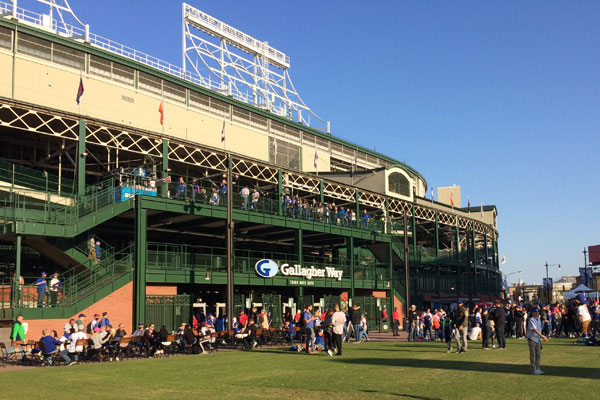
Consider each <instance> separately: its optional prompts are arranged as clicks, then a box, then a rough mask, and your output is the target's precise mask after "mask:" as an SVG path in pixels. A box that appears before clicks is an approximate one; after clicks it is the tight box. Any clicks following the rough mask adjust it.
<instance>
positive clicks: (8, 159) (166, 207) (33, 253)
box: [0, 19, 500, 325]
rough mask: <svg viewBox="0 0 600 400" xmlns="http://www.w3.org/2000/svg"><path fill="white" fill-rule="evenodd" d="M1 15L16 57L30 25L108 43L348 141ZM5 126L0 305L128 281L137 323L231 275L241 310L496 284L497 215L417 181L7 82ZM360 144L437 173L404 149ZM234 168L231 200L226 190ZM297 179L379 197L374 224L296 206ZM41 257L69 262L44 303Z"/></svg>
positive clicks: (210, 302)
mask: <svg viewBox="0 0 600 400" xmlns="http://www.w3.org/2000/svg"><path fill="white" fill-rule="evenodd" d="M0 28H1V29H3V30H0V33H4V34H5V36H6V35H7V34H6V32H8V36H6V37H9V42H8V45H5V46H4V50H2V51H5V52H6V53H9V54H12V55H13V57H15V56H16V55H17V54H18V45H17V43H18V35H19V32H21V33H23V32H24V33H25V34H27V35H30V36H31V37H36V38H40V40H41V39H43V40H45V41H48V42H51V43H55V44H57V45H60V46H63V47H64V48H67V49H73V51H78V52H83V53H84V56H85V57H86V60H88V64H89V57H90V55H93V56H101V57H103V58H105V59H107V60H110V61H113V62H118V63H120V64H122V65H124V66H127V67H129V68H132V69H134V70H135V71H136V72H135V74H134V76H135V77H136V78H135V79H139V76H140V74H141V73H143V74H149V75H152V76H156V77H158V78H160V79H162V80H163V81H165V82H171V83H172V84H174V85H180V86H181V87H182V88H184V89H185V90H192V89H193V90H195V91H198V92H201V93H202V94H204V95H206V96H209V97H210V98H214V99H218V100H219V101H220V102H222V103H224V104H226V105H227V107H229V113H230V115H232V114H233V112H234V111H235V109H237V108H239V109H244V110H249V111H251V112H252V113H256V115H259V116H262V117H265V118H268V119H269V121H270V122H269V123H268V126H271V124H283V125H285V126H289V127H292V128H295V129H302V130H303V131H305V132H308V133H310V134H311V135H314V136H315V137H318V138H320V139H323V140H327V141H330V142H331V146H333V145H334V144H336V145H347V144H348V143H347V142H345V141H343V140H340V139H337V138H335V137H333V136H330V135H326V134H323V133H321V132H318V131H315V130H312V129H310V128H307V127H304V126H301V125H298V124H295V123H293V122H291V121H289V120H287V119H285V118H283V117H280V116H276V115H272V114H270V113H268V112H265V111H263V110H260V109H258V108H254V107H252V106H249V105H247V104H244V103H241V102H238V101H235V100H233V99H231V98H228V97H226V96H222V95H220V94H218V93H216V92H212V91H209V90H207V89H204V88H201V87H195V86H194V85H193V84H191V83H190V82H188V81H185V80H182V79H179V78H177V77H174V76H171V75H169V74H166V73H164V72H162V71H159V70H157V69H153V68H150V67H148V66H147V65H144V64H142V63H138V62H135V61H132V60H130V59H125V58H124V57H122V56H119V55H117V54H114V53H111V52H109V51H105V50H102V49H99V48H97V47H92V46H89V45H86V44H85V43H81V42H79V41H75V40H71V39H66V38H63V37H60V36H58V35H55V34H51V33H47V32H43V31H40V30H38V29H36V28H33V27H30V26H28V25H24V24H21V23H19V22H16V21H12V20H5V19H0ZM88 64H86V65H87V66H86V68H89V65H88ZM136 82H137V81H136ZM136 87H137V83H136ZM186 101H187V102H189V94H188V95H187V96H186ZM124 118H126V116H124ZM0 138H1V140H2V142H3V143H4V146H3V147H2V150H0V252H1V253H2V254H3V257H2V261H0V307H1V308H0V318H12V317H14V315H15V313H19V312H21V313H23V314H24V315H25V317H26V318H27V319H57V318H61V319H62V318H70V317H72V316H74V315H76V314H77V313H78V312H80V311H81V310H84V309H86V308H87V307H90V306H92V305H93V304H94V303H95V302H97V301H99V300H100V299H102V298H104V297H106V296H108V295H110V294H111V293H113V292H115V291H116V290H117V289H120V288H122V287H124V286H125V285H127V284H130V283H132V287H133V298H132V302H131V305H130V306H131V310H132V315H133V320H132V321H131V322H132V323H133V322H134V321H148V319H149V318H150V319H162V320H163V321H171V322H169V324H175V323H176V322H177V323H179V322H181V321H182V320H183V319H185V320H189V318H190V315H191V312H193V309H192V307H193V305H194V303H197V304H195V305H196V307H200V306H206V307H207V309H208V310H211V311H217V312H219V304H223V303H226V302H227V294H228V290H230V291H231V292H230V293H232V295H233V297H231V298H233V304H232V305H231V306H232V308H233V312H234V313H237V312H239V310H240V309H241V308H242V307H247V306H251V305H252V304H262V306H264V307H266V308H268V309H271V310H272V312H273V315H274V316H280V315H281V314H282V313H283V312H286V311H294V310H295V309H297V308H301V306H303V305H304V304H305V303H308V302H310V303H320V304H322V305H323V306H325V307H330V306H331V305H332V304H334V303H336V302H341V303H342V304H344V305H347V304H348V303H349V302H351V301H353V302H356V303H357V304H362V305H363V307H364V309H365V310H367V309H368V310H369V311H368V312H369V313H370V314H371V316H370V323H371V324H372V325H380V324H379V322H380V321H379V319H380V314H381V310H382V309H383V308H384V307H385V308H388V310H390V312H389V313H390V314H391V308H392V307H394V306H398V305H399V304H400V303H401V304H402V306H405V305H406V297H407V296H409V297H410V300H409V301H410V302H411V303H414V304H420V303H440V304H447V303H451V302H453V301H455V300H456V298H457V297H462V298H465V299H471V300H472V301H479V300H481V301H489V300H491V299H492V297H494V296H496V295H497V294H498V293H499V279H500V277H499V268H498V267H499V266H498V233H497V231H496V229H495V226H494V225H492V224H489V223H484V222H483V219H482V218H476V215H473V218H472V217H471V215H470V214H469V213H466V212H463V211H461V210H454V209H453V208H451V207H449V206H446V205H443V204H440V203H435V202H432V201H425V200H424V199H423V198H419V197H418V196H415V197H413V198H412V200H411V201H408V200H404V199H400V198H398V197H394V196H389V195H386V194H385V193H377V192H373V191H368V190H365V189H364V188H362V187H358V186H353V185H348V184H344V183H340V182H337V181H335V180H332V179H329V178H328V177H326V176H325V177H324V176H319V175H317V174H314V173H310V172H303V171H301V170H299V169H290V168H285V167H283V166H281V165H278V164H277V163H274V162H272V163H270V162H265V161H261V160H258V159H256V158H253V157H250V156H248V155H245V154H240V153H232V152H229V151H225V150H223V149H217V148H214V147H210V146H206V145H203V144H201V143H196V142H191V141H188V140H185V139H181V138H176V137H171V136H169V135H168V134H165V133H156V132H151V131H148V130H144V129H141V128H137V127H136V126H131V125H128V124H125V123H122V124H118V123H115V122H107V121H104V120H102V119H100V118H97V117H94V116H88V115H80V114H79V115H78V114H77V113H73V112H66V111H65V110H61V109H58V108H52V107H48V106H42V105H39V104H35V103H34V102H31V101H25V100H23V99H19V98H18V96H12V97H10V96H9V97H6V96H2V97H0ZM351 146H352V147H354V148H357V146H355V145H351ZM361 151H364V153H365V154H367V155H370V156H374V157H378V158H380V159H381V160H384V161H385V162H387V163H388V164H389V165H397V166H400V167H401V168H403V169H405V170H406V171H408V172H409V173H410V174H413V175H414V176H416V177H418V178H419V179H422V181H423V182H425V180H424V178H423V177H422V176H421V175H420V174H419V173H418V172H417V171H415V170H414V169H412V168H410V167H408V166H406V165H404V164H402V163H400V162H398V161H397V160H393V159H391V158H389V157H387V156H384V155H381V154H379V153H374V152H371V151H369V150H367V149H361ZM305 157H306V155H305ZM308 157H311V158H312V155H308ZM142 166H143V170H144V172H142ZM228 173H229V174H230V176H231V177H232V178H231V182H228V184H227V188H228V190H229V191H230V192H231V193H232V196H231V202H230V203H229V202H227V201H226V196H219V191H220V183H221V181H222V180H223V177H224V176H227V174H228ZM180 178H182V180H183V182H184V184H185V185H183V186H182V185H180V183H179V179H180ZM194 179H195V180H196V181H194ZM244 187H247V188H249V189H251V190H252V189H256V190H257V192H258V193H260V199H259V200H258V202H257V203H256V204H255V205H254V206H252V205H250V204H244V203H243V198H242V196H241V195H240V193H241V191H242V190H243V188H244ZM202 190H204V191H205V192H206V197H204V192H202ZM213 193H216V195H215V196H216V197H215V199H218V202H217V201H212V200H213V199H212V197H213ZM290 194H291V195H293V196H294V197H297V198H301V199H304V200H309V201H313V199H314V201H315V202H316V203H317V204H318V203H323V204H324V203H327V204H329V205H333V204H336V205H338V206H340V207H342V206H343V207H345V208H346V209H348V210H354V211H355V212H356V214H357V216H360V214H361V213H362V212H363V210H367V211H368V212H369V213H370V214H371V215H372V216H373V218H372V219H371V220H370V221H369V222H368V225H366V224H365V225H363V224H362V223H361V222H360V217H357V221H356V222H353V221H348V223H346V222H345V221H344V220H343V218H341V217H340V216H339V214H335V213H334V211H333V209H332V210H331V211H330V212H329V213H328V212H326V211H325V212H321V211H319V207H314V208H311V207H308V208H295V207H287V206H286V203H285V198H286V196H288V195H290ZM228 208H229V209H230V211H231V220H232V224H231V226H230V227H229V228H232V231H231V233H232V235H233V240H232V242H231V246H230V248H228V246H227V243H228V242H227V235H228V226H227V223H226V222H227V212H228ZM489 210H490V208H489V207H486V212H488V211H489ZM494 212H495V209H494ZM482 213H483V210H482ZM477 214H478V213H477ZM90 238H94V239H97V240H100V241H101V250H102V257H100V258H99V260H97V262H95V260H93V259H90V257H89V249H88V247H87V246H88V243H89V240H90ZM259 260H272V261H274V262H275V263H276V264H277V265H278V267H279V272H278V273H277V274H276V275H275V276H273V277H270V278H264V277H262V276H261V275H260V274H259V273H257V262H258V261H259ZM228 265H230V266H231V269H230V271H228ZM296 265H298V266H300V267H299V268H298V269H299V270H300V271H301V269H302V268H308V269H310V270H311V271H313V275H315V276H310V277H308V276H297V275H292V274H290V273H289V271H288V269H286V268H287V267H286V266H290V267H292V268H293V267H294V266H296ZM42 270H46V271H49V272H54V271H57V272H59V274H60V275H59V277H60V280H61V282H62V287H61V290H60V293H59V295H58V296H57V298H56V299H55V301H53V300H50V299H49V298H47V297H44V301H43V306H41V307H38V306H37V292H36V289H35V287H34V286H33V285H34V282H35V279H36V278H37V277H38V276H39V273H40V272H41V271H42ZM285 271H287V272H285ZM294 271H295V270H294ZM315 271H316V272H315ZM319 271H320V272H319ZM228 272H229V273H230V274H231V275H232V284H230V285H228ZM286 273H287V275H286ZM294 273H296V272H294ZM20 277H23V278H24V282H23V283H20ZM407 277H408V280H407ZM150 287H151V288H152V294H150V291H149V288H150ZM157 288H158V289H157ZM160 288H169V290H171V291H173V290H175V291H176V294H172V295H171V297H169V298H167V297H168V296H167V295H166V294H165V295H162V294H160V293H159V294H157V293H156V291H157V290H160ZM182 309H183V311H182ZM225 310H226V308H224V309H222V310H221V311H220V312H225Z"/></svg>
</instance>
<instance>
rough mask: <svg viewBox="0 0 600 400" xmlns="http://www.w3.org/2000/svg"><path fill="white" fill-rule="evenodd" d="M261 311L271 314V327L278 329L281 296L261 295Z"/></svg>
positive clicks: (279, 324)
mask: <svg viewBox="0 0 600 400" xmlns="http://www.w3.org/2000/svg"><path fill="white" fill-rule="evenodd" d="M262 307H263V310H267V311H268V312H270V313H271V327H272V328H279V327H280V326H281V312H282V308H281V295H280V294H263V295H262Z"/></svg>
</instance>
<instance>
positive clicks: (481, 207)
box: [481, 202, 483, 218]
mask: <svg viewBox="0 0 600 400" xmlns="http://www.w3.org/2000/svg"><path fill="white" fill-rule="evenodd" d="M481 218H483V202H481Z"/></svg>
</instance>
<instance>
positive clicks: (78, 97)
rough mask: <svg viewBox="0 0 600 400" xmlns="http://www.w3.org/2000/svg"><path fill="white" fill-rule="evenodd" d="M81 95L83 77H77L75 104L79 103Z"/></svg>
mask: <svg viewBox="0 0 600 400" xmlns="http://www.w3.org/2000/svg"><path fill="white" fill-rule="evenodd" d="M81 96H83V78H82V77H79V88H78V89H77V98H76V99H75V101H76V102H77V104H79V100H80V99H81Z"/></svg>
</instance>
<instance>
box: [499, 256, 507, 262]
mask: <svg viewBox="0 0 600 400" xmlns="http://www.w3.org/2000/svg"><path fill="white" fill-rule="evenodd" d="M500 264H506V256H502V261H500Z"/></svg>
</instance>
